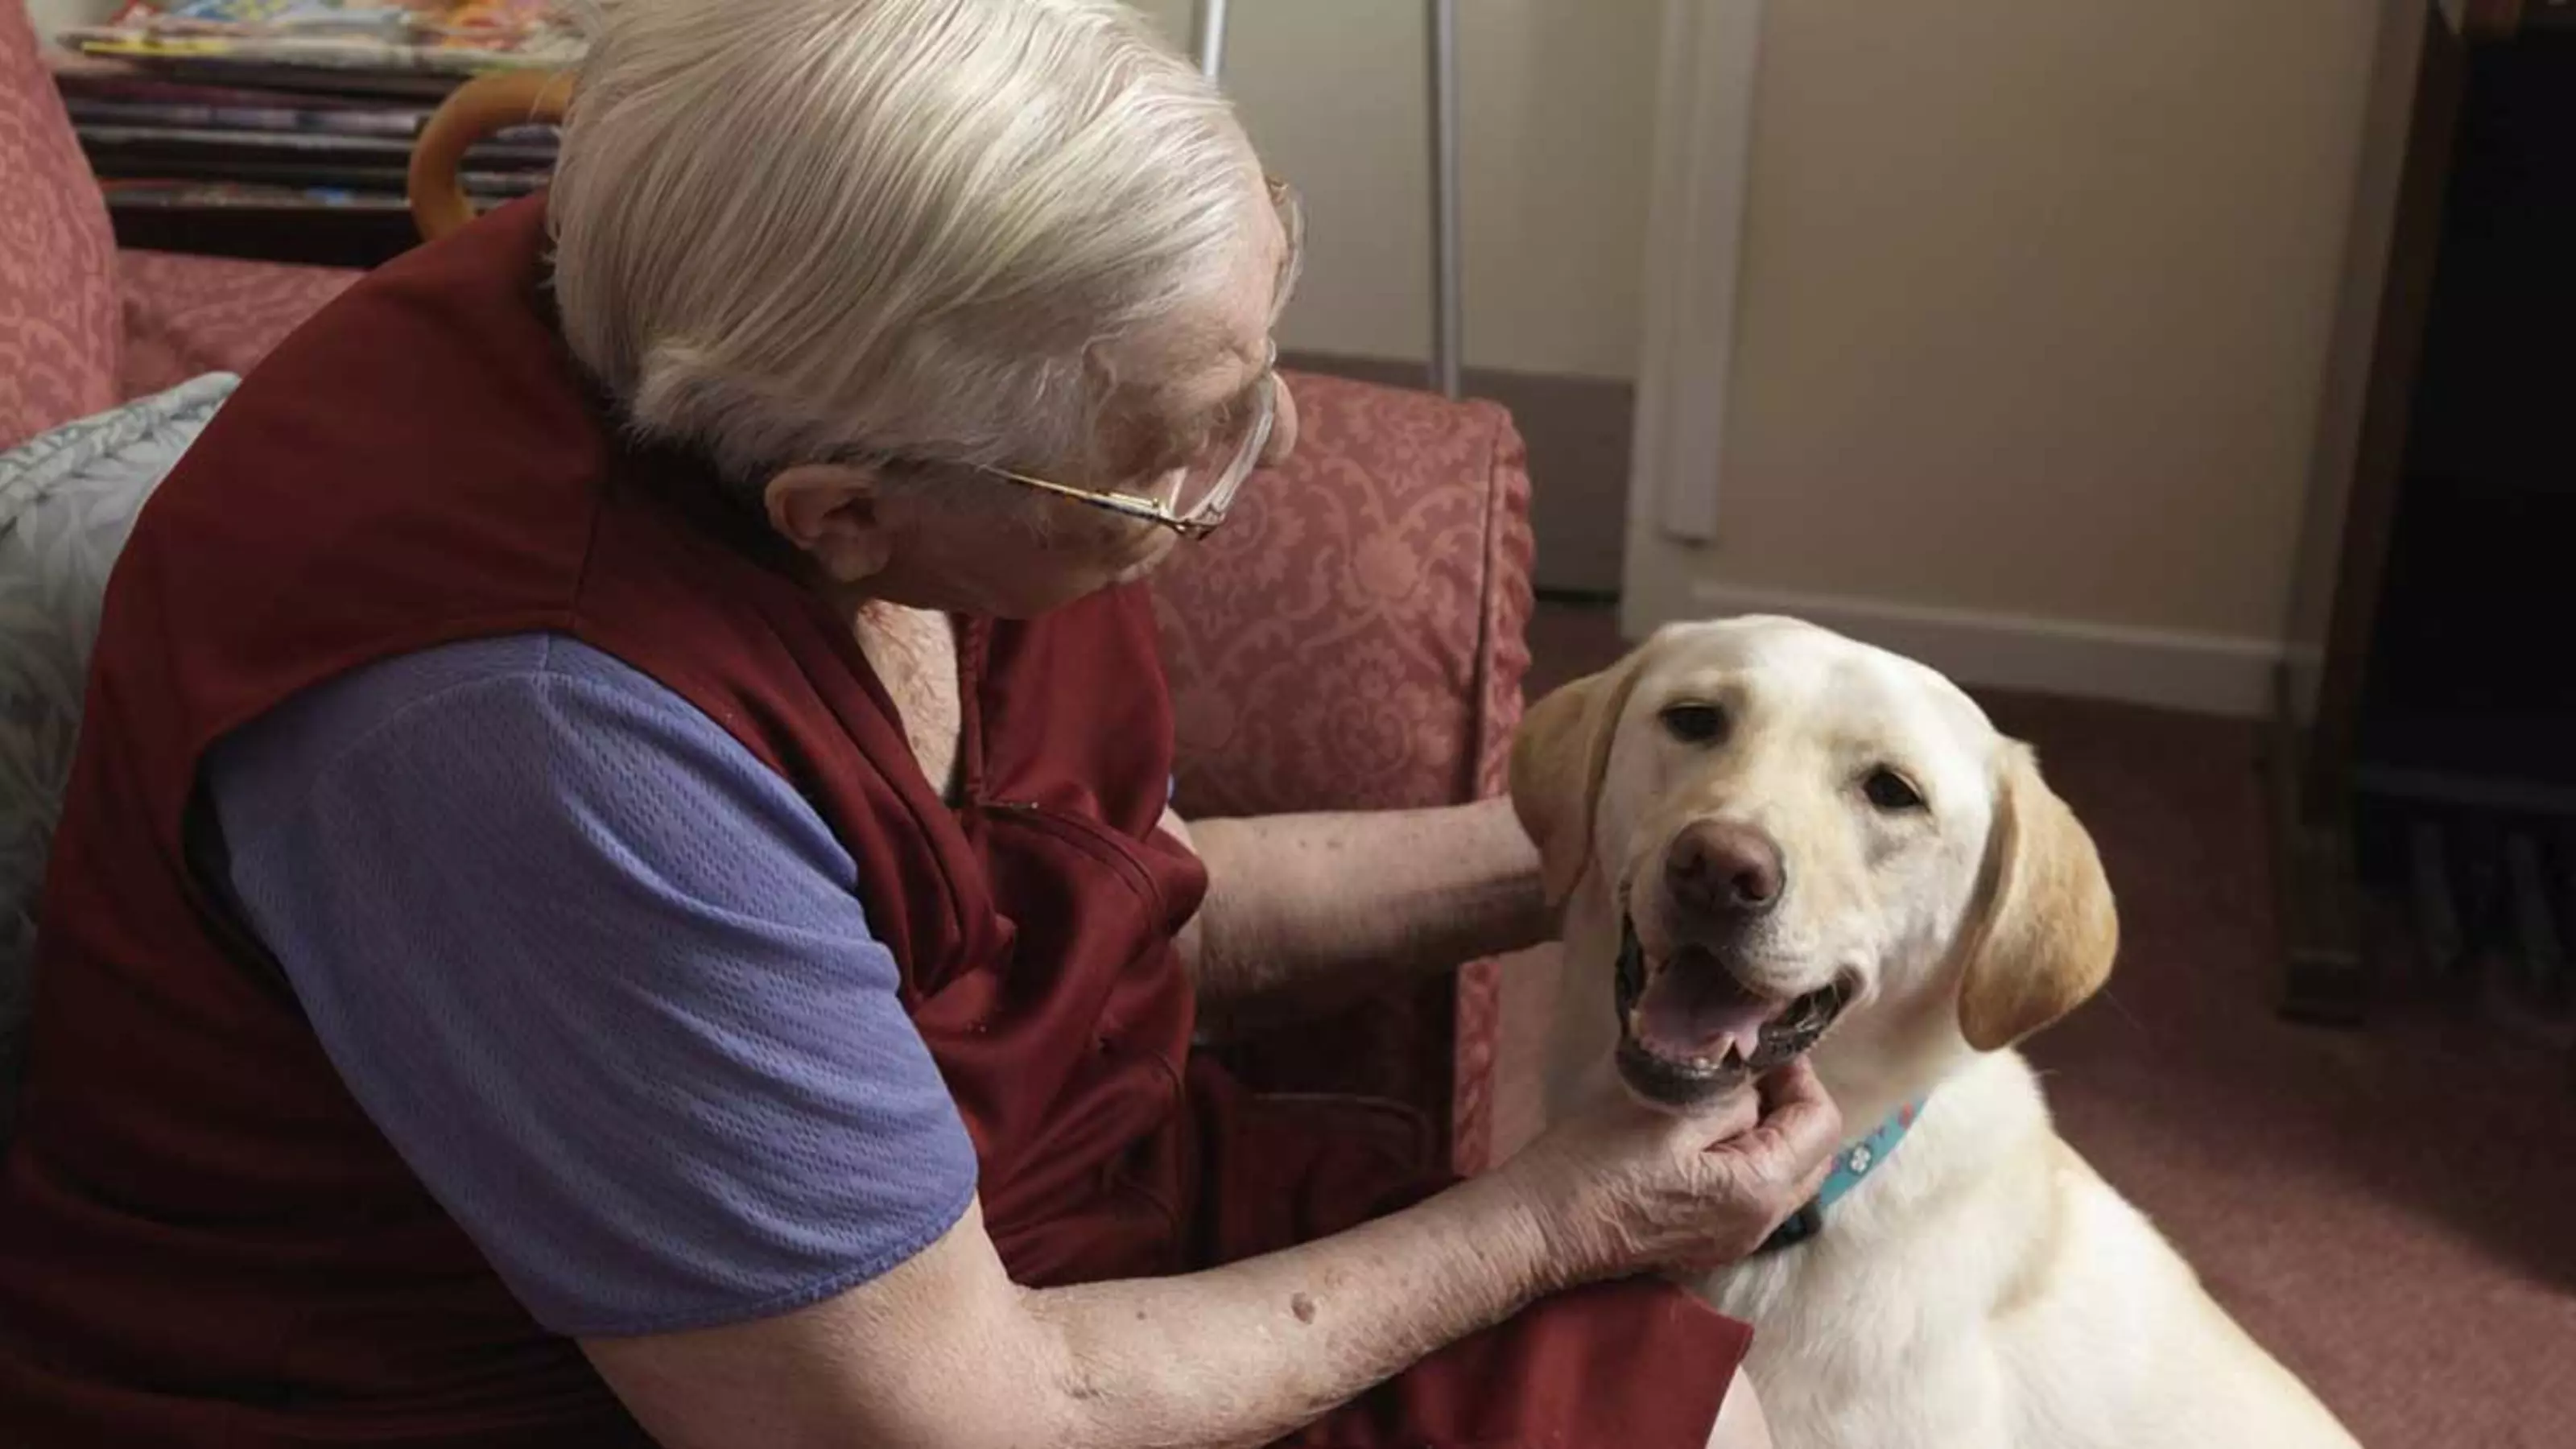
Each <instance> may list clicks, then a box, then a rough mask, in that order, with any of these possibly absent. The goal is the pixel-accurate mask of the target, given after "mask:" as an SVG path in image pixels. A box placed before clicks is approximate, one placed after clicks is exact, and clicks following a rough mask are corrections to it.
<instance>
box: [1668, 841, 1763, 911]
mask: <svg viewBox="0 0 2576 1449" xmlns="http://www.w3.org/2000/svg"><path fill="white" fill-rule="evenodd" d="M1786 875H1787V870H1786V867H1784V866H1783V865H1782V864H1781V862H1780V847H1779V846H1777V845H1774V844H1772V843H1771V837H1769V836H1768V835H1765V834H1763V833H1762V832H1761V831H1759V830H1756V829H1754V828H1753V827H1752V826H1750V825H1739V824H1736V823H1735V822H1733V821H1726V820H1700V821H1694V822H1693V823H1691V824H1690V825H1687V826H1684V827H1683V828H1682V833H1681V834H1680V835H1678V836H1675V837H1674V838H1673V845H1672V849H1671V850H1669V851H1667V852H1665V854H1664V883H1665V885H1666V887H1667V888H1668V889H1670V890H1671V891H1672V894H1673V901H1674V903H1675V904H1676V905H1680V906H1683V907H1686V908H1689V909H1692V910H1699V911H1705V912H1707V913H1708V914H1710V915H1714V916H1758V915H1760V914H1762V913H1763V912H1764V911H1767V910H1769V909H1771V906H1772V903H1773V902H1775V901H1777V900H1779V899H1780V888H1781V887H1782V886H1783V885H1785V884H1786V883H1787V881H1786Z"/></svg>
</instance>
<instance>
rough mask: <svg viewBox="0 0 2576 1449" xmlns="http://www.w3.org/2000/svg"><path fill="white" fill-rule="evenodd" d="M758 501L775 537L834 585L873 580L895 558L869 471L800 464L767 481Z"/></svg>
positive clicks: (836, 465) (874, 477)
mask: <svg viewBox="0 0 2576 1449" xmlns="http://www.w3.org/2000/svg"><path fill="white" fill-rule="evenodd" d="M760 501H761V507H762V509H763V511H765V512H766V513H767V514H768V515H769V526H770V527H771V528H773V529H776V530H777V531H778V536H779V537H781V538H783V539H786V540H787V541H788V542H789V543H791V544H793V545H795V547H796V550H797V551H798V552H799V553H802V554H804V555H805V556H806V557H808V558H810V559H812V560H814V563H815V566H816V567H818V568H820V569H821V570H822V571H823V573H824V576H825V577H827V578H830V579H831V580H833V581H834V582H836V583H843V584H855V583H860V582H863V581H865V580H867V579H870V578H873V577H875V576H876V575H878V574H880V573H883V572H884V571H885V567H886V564H887V562H888V561H889V560H891V559H892V558H893V557H894V531H893V529H892V528H891V527H890V526H889V524H888V521H887V518H886V508H885V496H884V491H883V488H882V485H881V482H880V480H879V479H878V477H877V475H876V473H875V471H874V470H872V469H869V468H863V467H858V466H855V465H851V464H845V463H800V464H798V465H797V466H795V467H793V468H788V469H785V470H783V471H782V472H780V473H779V474H778V475H777V476H776V477H773V478H771V479H770V480H769V486H767V487H766V488H763V489H762V490H761V495H760Z"/></svg>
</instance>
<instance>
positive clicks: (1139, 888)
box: [983, 800, 1163, 911]
mask: <svg viewBox="0 0 2576 1449" xmlns="http://www.w3.org/2000/svg"><path fill="white" fill-rule="evenodd" d="M983 808H984V809H985V810H986V811H987V812H989V813H992V814H996V815H1003V816H1008V817H1010V818H1012V819H1016V820H1023V821H1026V822H1028V823H1029V824H1030V825H1033V826H1035V827H1037V828H1038V829H1040V830H1042V831H1043V832H1045V833H1046V834H1048V835H1052V836H1054V837H1055V838H1056V839H1058V840H1061V841H1064V842H1065V843H1066V844H1068V845H1071V846H1073V847H1074V848H1076V849H1078V850H1080V851H1082V852H1083V853H1084V854H1086V855H1089V856H1091V857H1092V858H1093V859H1095V860H1099V861H1102V862H1105V863H1106V864H1108V865H1109V866H1110V867H1111V868H1112V869H1114V870H1116V871H1117V872H1118V874H1119V875H1120V876H1121V877H1122V878H1123V879H1125V880H1126V882H1127V884H1128V885H1129V886H1130V887H1131V888H1132V889H1134V890H1135V891H1136V893H1137V894H1139V895H1141V896H1143V897H1144V898H1145V899H1146V900H1148V901H1150V902H1152V903H1153V906H1154V908H1155V909H1156V910H1158V911H1159V910H1161V909H1163V887H1162V885H1161V883H1160V882H1158V881H1156V880H1155V879H1154V875H1153V872H1151V871H1149V870H1147V869H1146V868H1145V863H1144V861H1142V860H1140V859H1139V858H1138V857H1137V855H1136V852H1135V849H1134V847H1132V846H1130V845H1129V844H1128V843H1127V841H1126V838H1125V837H1124V836H1121V835H1119V834H1117V833H1116V832H1115V831H1112V830H1109V829H1108V828H1106V827H1105V826H1101V825H1098V824H1095V823H1093V822H1092V821H1090V820H1087V819H1084V818H1083V817H1081V816H1078V815H1069V814H1066V813H1065V812H1063V811H1061V810H1055V809H1051V808H1049V807H1047V806H1044V805H1041V804H1038V803H1037V802H1036V801H1034V800H993V801H987V802H986V803H985V804H984V806H983Z"/></svg>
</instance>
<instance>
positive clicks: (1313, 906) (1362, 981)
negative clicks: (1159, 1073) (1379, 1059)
mask: <svg viewBox="0 0 2576 1449" xmlns="http://www.w3.org/2000/svg"><path fill="white" fill-rule="evenodd" d="M1189 833H1190V836H1191V840H1192V844H1193V846H1194V847H1195V848H1196V849H1197V851H1198V853H1199V856H1200V858H1201V859H1202V860H1204V861H1206V863H1207V868H1208V882H1209V885H1208V901H1207V904H1206V906H1205V907H1203V908H1202V910H1201V912H1200V915H1199V919H1198V921H1197V922H1196V923H1195V927H1194V932H1193V934H1194V936H1195V940H1194V942H1193V957H1194V959H1193V966H1194V969H1195V971H1196V974H1197V979H1198V989H1199V1000H1200V1004H1201V1008H1202V1010H1203V1011H1204V1012H1205V1013H1206V1014H1207V1015H1209V1016H1210V1018H1211V1019H1212V1020H1213V1021H1214V1022H1215V1023H1217V1024H1219V1025H1220V1026H1222V1025H1225V1024H1230V1023H1231V1024H1240V1023H1245V1022H1249V1021H1257V1020H1260V1019H1265V1018H1274V1017H1284V1016H1296V1015H1306V1014H1312V1013H1315V1012H1319V1011H1323V1010H1328V1009H1330V1008H1332V1007H1334V1006H1338V1005H1342V1004H1345V1003H1347V1002H1349V1001H1351V1000H1354V999H1356V998H1358V997H1360V996H1363V995H1365V994H1367V993H1369V992H1370V991H1373V990H1375V989H1378V988H1380V987H1383V986H1386V985H1388V984H1389V983H1391V982H1395V981H1400V980H1403V979H1406V978H1408V977H1413V976H1420V975H1423V974H1426V973H1431V972H1437V971H1445V970H1448V969H1449V968H1451V967H1454V966H1456V965H1458V964H1459V963H1460V962H1462V961H1468V960H1472V959H1474V958H1476V957H1478V956H1484V955H1490V954H1493V953H1495V952H1499V951H1509V950H1516V949H1518V948H1520V947H1522V946H1526V945H1529V944H1532V943H1533V942H1536V941H1538V940H1541V939H1543V938H1544V937H1545V936H1546V935H1547V934H1548V932H1549V930H1550V928H1551V925H1552V920H1551V917H1550V914H1549V912H1548V909H1547V903H1546V900H1545V897H1544V895H1543V893H1542V891H1541V889H1540V884H1539V871H1538V852H1537V851H1536V849H1535V848H1533V847H1532V846H1531V845H1530V843H1529V838H1528V836H1527V835H1525V834H1524V833H1523V832H1522V830H1521V827H1520V823H1519V822H1518V821H1517V820H1516V819H1515V818H1514V817H1513V815H1512V810H1511V805H1510V802H1508V801H1504V800H1488V801H1483V802H1480V803H1478V804H1474V805H1460V806H1451V807H1446V808H1441V809H1431V810H1390V811H1373V812H1364V813H1347V814H1318V815H1274V816H1265V817H1260V818H1254V819H1244V820H1204V821H1198V822H1194V823H1193V824H1192V825H1191V826H1190V827H1189Z"/></svg>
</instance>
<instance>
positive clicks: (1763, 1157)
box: [1498, 1058, 1842, 1286]
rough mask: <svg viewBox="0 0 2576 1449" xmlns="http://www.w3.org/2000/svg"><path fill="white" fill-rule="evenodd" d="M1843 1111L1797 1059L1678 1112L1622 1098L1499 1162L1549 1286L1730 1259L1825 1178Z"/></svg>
mask: <svg viewBox="0 0 2576 1449" xmlns="http://www.w3.org/2000/svg"><path fill="white" fill-rule="evenodd" d="M1841 1141H1842V1114H1841V1112H1839V1111H1838V1110H1836V1109H1835V1107H1834V1104H1833V1100H1832V1099H1831V1098H1829V1097H1827V1096H1826V1095H1825V1090H1824V1087H1823V1085H1822V1084H1820V1083H1819V1082H1818V1081H1817V1080H1816V1073H1815V1069H1814V1068H1812V1067H1810V1066H1808V1065H1807V1063H1806V1061H1805V1060H1804V1059H1803V1058H1802V1059H1800V1060H1798V1061H1795V1062H1792V1063H1790V1064H1789V1065H1787V1066H1785V1067H1782V1068H1780V1069H1778V1070H1777V1071H1774V1072H1772V1073H1770V1074H1769V1075H1768V1076H1765V1077H1763V1078H1762V1079H1761V1080H1760V1081H1759V1082H1758V1083H1756V1084H1755V1085H1754V1086H1753V1087H1752V1088H1749V1089H1747V1090H1744V1091H1740V1092H1735V1093H1731V1094H1730V1095H1729V1096H1728V1097H1727V1098H1726V1099H1725V1100H1724V1101H1722V1102H1718V1103H1715V1104H1713V1105H1712V1106H1711V1107H1709V1108H1708V1109H1707V1110H1705V1111H1703V1112H1699V1113H1695V1114H1692V1115H1688V1116H1677V1115H1674V1114H1672V1113H1670V1112H1663V1111H1657V1110H1654V1109H1651V1108H1648V1107H1645V1106H1643V1105H1640V1104H1639V1103H1637V1102H1634V1101H1632V1100H1630V1099H1629V1098H1628V1097H1627V1096H1626V1095H1625V1094H1620V1095H1617V1096H1615V1097H1613V1098H1612V1099H1610V1100H1608V1101H1605V1102H1603V1103H1601V1104H1600V1105H1599V1106H1597V1107H1595V1108H1594V1109H1592V1110H1591V1111H1590V1112H1588V1113H1586V1114H1585V1115H1582V1116H1579V1117H1575V1118H1571V1119H1569V1120H1567V1121H1564V1122H1560V1123H1558V1124H1557V1125H1556V1126H1554V1127H1552V1128H1551V1129H1550V1130H1549V1131H1548V1132H1547V1133H1546V1135H1544V1136H1542V1137H1540V1138H1539V1139H1538V1141H1536V1142H1534V1143H1532V1144H1530V1146H1529V1147H1527V1148H1526V1149H1524V1150H1523V1151H1522V1152H1521V1153H1520V1154H1519V1155H1518V1156H1516V1157H1514V1158H1513V1159H1512V1160H1511V1161H1510V1162H1508V1163H1506V1164H1505V1165H1504V1166H1503V1167H1502V1168H1500V1169H1498V1175H1499V1176H1501V1177H1503V1178H1504V1179H1506V1180H1507V1181H1509V1182H1510V1183H1511V1184H1512V1186H1513V1187H1514V1188H1515V1189H1516V1191H1517V1192H1518V1193H1519V1195H1520V1196H1521V1198H1522V1200H1523V1201H1524V1202H1525V1203H1526V1204H1527V1206H1528V1210H1529V1212H1530V1213H1531V1215H1532V1216H1533V1217H1534V1218H1535V1219H1536V1221H1537V1223H1538V1227H1539V1232H1540V1234H1541V1236H1542V1237H1543V1238H1544V1239H1545V1240H1546V1242H1547V1244H1548V1257H1549V1259H1550V1260H1551V1261H1552V1263H1553V1264H1554V1266H1555V1268H1556V1270H1557V1271H1558V1272H1560V1273H1561V1274H1562V1275H1563V1276H1562V1277H1561V1278H1560V1279H1559V1280H1558V1282H1559V1284H1560V1286H1571V1285H1573V1284H1576V1283H1583V1282H1589V1281H1591V1280H1594V1279H1599V1278H1616V1277H1623V1276H1626V1275H1628V1274H1632V1273H1638V1272H1646V1271H1654V1270H1669V1271H1695V1272H1707V1271H1710V1270H1713V1269H1716V1268H1719V1267H1722V1266H1724V1265H1726V1264H1729V1263H1734V1262H1738V1261H1741V1260H1742V1259H1743V1258H1745V1257H1746V1256H1747V1255H1749V1254H1750V1253H1752V1251H1753V1250H1754V1249H1755V1248H1757V1247H1760V1246H1761V1244H1762V1240H1763V1239H1765V1238H1767V1237H1769V1236H1770V1235H1771V1231H1772V1230H1773V1229H1774V1228H1777V1227H1778V1226H1779V1225H1780V1223H1781V1222H1782V1220H1784V1219H1786V1218H1787V1217H1788V1216H1789V1215H1790V1214H1791V1213H1794V1212H1796V1211H1797V1210H1798V1209H1799V1207H1801V1206H1802V1205H1804V1204H1805V1203H1806V1202H1807V1201H1808V1199H1810V1198H1812V1197H1814V1196H1815V1194H1816V1189H1817V1188H1818V1186H1820V1185H1821V1184H1822V1183H1823V1182H1824V1179H1825V1174H1826V1172H1827V1170H1828V1168H1829V1166H1830V1159H1831V1157H1832V1154H1833V1151H1834V1149H1835V1147H1836V1146H1838V1145H1839V1144H1840V1143H1841Z"/></svg>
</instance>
